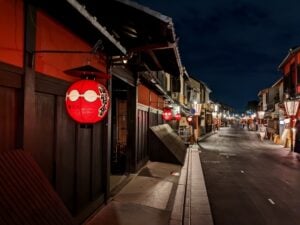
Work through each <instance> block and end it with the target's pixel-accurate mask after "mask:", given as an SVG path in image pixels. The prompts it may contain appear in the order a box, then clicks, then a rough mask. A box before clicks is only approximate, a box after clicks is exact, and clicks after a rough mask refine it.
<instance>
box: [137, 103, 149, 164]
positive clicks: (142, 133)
mask: <svg viewBox="0 0 300 225" xmlns="http://www.w3.org/2000/svg"><path fill="white" fill-rule="evenodd" d="M148 117H149V112H148V111H144V110H143V109H138V121H137V149H136V155H137V167H138V168H137V169H139V168H141V167H142V166H143V165H144V164H145V163H146V162H147V161H148V159H149V152H148V129H149V118H148Z"/></svg>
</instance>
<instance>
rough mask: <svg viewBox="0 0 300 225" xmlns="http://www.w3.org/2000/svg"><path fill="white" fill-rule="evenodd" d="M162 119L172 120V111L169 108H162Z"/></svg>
mask: <svg viewBox="0 0 300 225" xmlns="http://www.w3.org/2000/svg"><path fill="white" fill-rule="evenodd" d="M162 118H163V119H164V120H166V121H168V120H171V119H172V110H171V109H170V108H164V111H163V114H162Z"/></svg>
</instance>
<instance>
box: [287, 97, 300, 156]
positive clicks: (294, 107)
mask: <svg viewBox="0 0 300 225" xmlns="http://www.w3.org/2000/svg"><path fill="white" fill-rule="evenodd" d="M284 107H285V111H286V113H287V115H288V116H289V117H290V129H291V131H290V139H291V151H292V152H293V151H294V120H295V116H296V114H297V112H298V107H299V101H298V100H296V99H295V100H286V101H285V102H284Z"/></svg>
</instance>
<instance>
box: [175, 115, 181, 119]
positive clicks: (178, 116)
mask: <svg viewBox="0 0 300 225" xmlns="http://www.w3.org/2000/svg"><path fill="white" fill-rule="evenodd" d="M175 119H176V120H177V121H179V120H180V119H181V115H180V113H176V115H175Z"/></svg>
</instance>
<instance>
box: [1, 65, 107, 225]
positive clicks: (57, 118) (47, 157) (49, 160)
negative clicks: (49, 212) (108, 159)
mask: <svg viewBox="0 0 300 225" xmlns="http://www.w3.org/2000/svg"><path fill="white" fill-rule="evenodd" d="M14 70H15V72H11V71H10V70H7V68H4V67H3V66H2V67H1V65H0V120H1V122H0V134H1V135H0V146H1V148H0V152H1V151H10V150H13V149H16V148H23V145H22V137H23V135H22V132H23V131H22V127H23V124H22V121H23V120H22V116H20V114H22V99H23V98H22V94H21V93H23V92H21V89H22V88H21V78H22V76H23V75H22V74H18V73H17V72H18V70H17V69H14ZM19 72H20V71H19ZM12 74H13V75H12ZM68 85H69V84H68V83H67V82H64V81H61V80H57V79H55V78H51V77H47V76H43V75H41V74H38V75H36V79H35V97H34V98H35V99H34V100H35V109H33V111H32V112H31V113H32V114H34V118H35V119H34V120H33V121H31V123H32V127H33V128H34V129H32V130H27V131H24V132H27V135H26V137H30V138H31V140H30V143H32V145H31V147H30V149H23V150H24V151H28V152H30V153H31V154H32V156H33V157H34V159H35V160H36V162H37V163H38V164H39V166H40V168H41V170H42V171H43V173H44V174H45V175H46V177H47V178H48V180H49V181H50V182H51V184H52V185H53V188H54V189H55V190H56V191H57V193H58V194H59V196H60V197H61V199H62V200H63V201H64V203H65V205H66V206H67V208H68V209H69V210H70V212H71V213H72V214H73V216H74V217H76V218H78V221H83V219H84V218H86V217H87V216H88V215H90V214H91V212H93V211H94V210H95V209H96V208H97V207H99V205H100V204H102V203H103V202H104V192H105V188H104V187H105V183H106V181H105V180H104V177H105V176H104V175H103V174H104V172H105V169H104V167H105V166H106V164H105V163H104V159H103V155H104V151H105V148H106V146H105V143H106V142H105V141H104V140H105V138H106V137H107V136H106V128H105V125H104V124H105V121H102V122H101V123H97V124H95V125H93V126H92V128H81V127H80V125H78V124H76V123H75V122H74V121H73V120H72V119H71V118H70V117H69V116H68V115H67V113H66V110H65V96H64V95H65V91H66V89H67V87H68ZM104 165H105V166H104Z"/></svg>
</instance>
